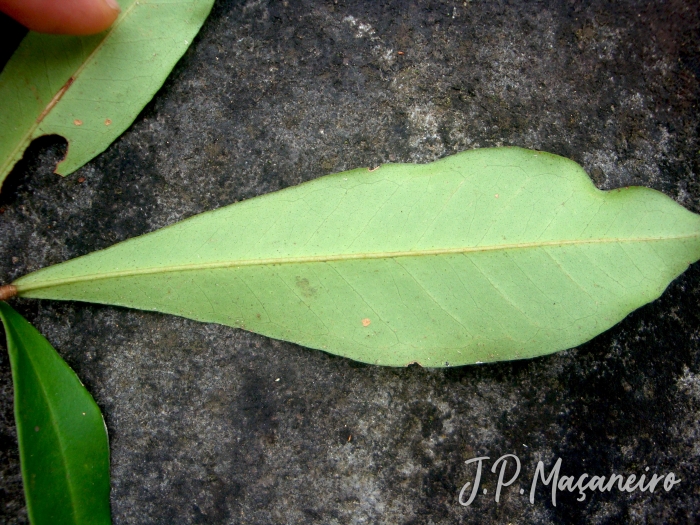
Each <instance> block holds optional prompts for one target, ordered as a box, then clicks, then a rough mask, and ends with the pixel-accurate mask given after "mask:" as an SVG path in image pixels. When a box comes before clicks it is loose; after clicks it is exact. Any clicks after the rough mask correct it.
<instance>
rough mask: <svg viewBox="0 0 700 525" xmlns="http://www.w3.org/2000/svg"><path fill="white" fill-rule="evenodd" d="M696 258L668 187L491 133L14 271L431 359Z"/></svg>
mask: <svg viewBox="0 0 700 525" xmlns="http://www.w3.org/2000/svg"><path fill="white" fill-rule="evenodd" d="M698 258H700V216H698V215H695V214H693V213H691V212H689V211H687V210H685V209H684V208H682V207H681V206H679V205H678V204H676V203H675V202H674V201H672V200H671V199H670V198H668V197H666V196H665V195H663V194H662V193H659V192H657V191H654V190H650V189H646V188H638V187H634V188H625V189H620V190H613V191H609V192H603V191H599V190H598V189H596V188H595V186H594V185H593V184H592V183H591V181H590V179H589V178H588V176H587V175H586V173H585V172H584V171H583V170H582V169H581V167H580V166H579V165H577V164H576V163H574V162H572V161H570V160H567V159H564V158H562V157H558V156H555V155H551V154H547V153H542V152H536V151H529V150H523V149H519V148H496V149H484V150H473V151H468V152H464V153H460V154H457V155H454V156H452V157H448V158H445V159H442V160H440V161H437V162H434V163H432V164H426V165H407V164H387V165H384V166H382V167H381V168H379V169H377V170H374V171H370V170H367V169H358V170H353V171H348V172H344V173H337V174H334V175H329V176H327V177H322V178H319V179H316V180H314V181H311V182H308V183H305V184H302V185H300V186H296V187H293V188H289V189H286V190H283V191H279V192H276V193H272V194H269V195H264V196H262V197H258V198H254V199H251V200H248V201H245V202H241V203H238V204H234V205H231V206H228V207H225V208H221V209H219V210H215V211H212V212H208V213H204V214H201V215H198V216H196V217H193V218H190V219H188V220H185V221H182V222H180V223H177V224H174V225H172V226H170V227H167V228H164V229H162V230H160V231H157V232H154V233H151V234H148V235H144V236H142V237H138V238H135V239H132V240H129V241H126V242H123V243H121V244H118V245H116V246H113V247H111V248H109V249H106V250H102V251H99V252H95V253H93V254H90V255H87V256H85V257H80V258H78V259H74V260H72V261H69V262H66V263H63V264H60V265H56V266H53V267H50V268H47V269H44V270H40V271H38V272H35V273H34V274H30V275H28V276H26V277H23V278H22V279H19V280H18V281H16V282H15V283H14V284H15V285H16V286H17V288H18V290H19V293H20V295H21V296H24V297H39V298H50V299H70V300H80V301H90V302H98V303H107V304H115V305H122V306H129V307H134V308H140V309H144V310H156V311H160V312H167V313H171V314H176V315H181V316H184V317H189V318H192V319H197V320H200V321H206V322H216V323H221V324H225V325H229V326H235V327H240V328H244V329H246V330H250V331H253V332H257V333H260V334H264V335H267V336H270V337H274V338H277V339H283V340H287V341H293V342H296V343H299V344H301V345H304V346H308V347H311V348H317V349H322V350H326V351H328V352H331V353H334V354H339V355H343V356H346V357H349V358H351V359H356V360H359V361H364V362H367V363H374V364H380V365H391V366H399V365H407V364H410V363H413V362H418V363H420V364H421V365H423V366H431V367H439V366H453V365H463V364H469V363H477V362H487V361H498V360H509V359H520V358H526V357H533V356H537V355H542V354H548V353H551V352H555V351H558V350H562V349H566V348H571V347H574V346H576V345H579V344H581V343H583V342H585V341H587V340H589V339H591V338H592V337H594V336H595V335H597V334H599V333H600V332H602V331H604V330H606V329H608V328H609V327H611V326H612V325H614V324H615V323H617V322H618V321H620V320H621V319H622V318H624V317H625V316H626V315H627V314H628V313H629V312H631V311H633V310H635V309H636V308H638V307H640V306H641V305H643V304H645V303H647V302H649V301H651V300H653V299H655V298H656V297H658V296H659V295H660V294H661V293H662V292H663V290H664V289H665V288H666V286H667V285H668V284H669V282H670V281H671V280H672V279H674V278H675V277H676V276H678V275H679V274H680V273H682V272H683V271H684V270H685V269H686V268H687V267H688V265H689V264H691V263H692V262H694V261H696V260H698Z"/></svg>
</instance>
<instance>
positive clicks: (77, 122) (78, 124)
mask: <svg viewBox="0 0 700 525" xmlns="http://www.w3.org/2000/svg"><path fill="white" fill-rule="evenodd" d="M73 124H75V125H76V126H82V125H83V121H82V120H78V119H75V120H74V121H73Z"/></svg>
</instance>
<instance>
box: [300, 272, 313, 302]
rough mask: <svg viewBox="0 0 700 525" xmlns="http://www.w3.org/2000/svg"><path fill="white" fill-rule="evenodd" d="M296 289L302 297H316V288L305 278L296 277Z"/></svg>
mask: <svg viewBox="0 0 700 525" xmlns="http://www.w3.org/2000/svg"><path fill="white" fill-rule="evenodd" d="M297 288H299V290H300V291H301V294H302V295H303V296H304V297H313V296H314V295H316V288H314V287H312V286H311V284H309V280H308V279H307V278H306V277H304V278H302V277H300V276H298V275H297Z"/></svg>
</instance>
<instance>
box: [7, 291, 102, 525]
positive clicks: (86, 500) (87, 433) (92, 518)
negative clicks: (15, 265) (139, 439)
mask: <svg viewBox="0 0 700 525" xmlns="http://www.w3.org/2000/svg"><path fill="white" fill-rule="evenodd" d="M0 318H1V319H2V322H3V324H4V325H5V332H6V334H7V347H8V351H9V354H10V364H11V367H12V381H13V383H14V393H15V421H16V423H17V438H18V441H19V452H20V462H21V466H22V479H23V481H24V492H25V495H26V499H27V511H28V513H29V520H30V521H31V523H32V524H33V525H106V524H109V523H111V519H110V509H109V489H110V486H109V445H108V442H107V431H106V429H105V426H104V422H103V420H102V415H101V414H100V409H99V408H98V406H97V405H96V404H95V401H94V400H93V399H92V397H91V396H90V394H89V393H88V391H87V390H85V387H83V385H82V384H81V383H80V380H79V379H78V377H77V376H76V375H75V373H74V372H73V371H72V370H71V369H70V367H69V366H68V365H67V364H66V363H65V361H63V359H61V357H60V356H59V355H58V354H57V353H56V351H55V350H54V349H53V347H52V346H51V344H49V342H48V341H47V340H46V339H44V337H43V336H42V335H41V334H40V333H39V332H37V331H36V329H35V328H34V327H33V326H32V325H30V324H29V323H28V322H27V321H26V320H25V319H24V318H23V317H22V316H21V315H19V314H18V313H17V312H15V311H14V310H13V309H12V308H11V307H10V306H9V305H8V304H7V303H4V302H1V301H0Z"/></svg>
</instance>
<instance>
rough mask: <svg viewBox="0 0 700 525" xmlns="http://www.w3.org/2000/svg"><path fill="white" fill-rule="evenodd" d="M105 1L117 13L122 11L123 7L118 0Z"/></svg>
mask: <svg viewBox="0 0 700 525" xmlns="http://www.w3.org/2000/svg"><path fill="white" fill-rule="evenodd" d="M105 3H106V4H107V5H108V6H109V7H110V9H113V10H114V11H116V12H117V13H120V12H121V10H122V8H121V7H119V4H118V3H117V0H105Z"/></svg>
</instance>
